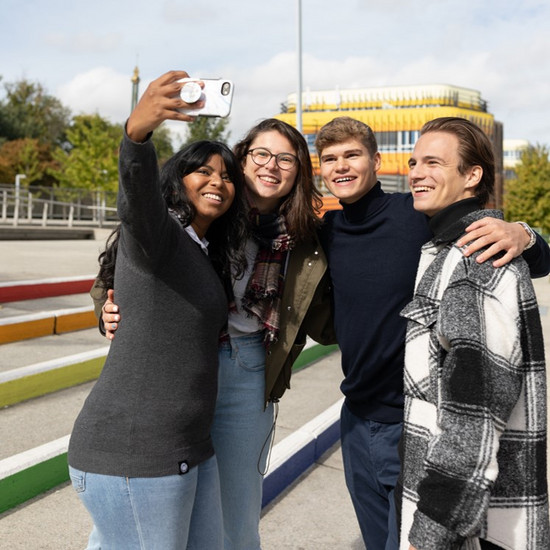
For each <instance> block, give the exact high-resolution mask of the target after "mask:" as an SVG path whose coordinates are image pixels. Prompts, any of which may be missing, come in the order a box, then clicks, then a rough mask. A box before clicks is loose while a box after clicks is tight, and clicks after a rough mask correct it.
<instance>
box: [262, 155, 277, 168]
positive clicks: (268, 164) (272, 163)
mask: <svg viewBox="0 0 550 550" xmlns="http://www.w3.org/2000/svg"><path fill="white" fill-rule="evenodd" d="M264 166H265V167H267V168H269V169H270V170H275V169H276V168H278V165H277V158H276V157H275V155H273V156H272V157H271V158H270V159H269V160H268V161H267V162H266V164H264Z"/></svg>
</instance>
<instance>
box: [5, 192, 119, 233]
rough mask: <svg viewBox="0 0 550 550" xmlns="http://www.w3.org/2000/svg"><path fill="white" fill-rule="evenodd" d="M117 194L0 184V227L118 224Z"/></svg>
mask: <svg viewBox="0 0 550 550" xmlns="http://www.w3.org/2000/svg"><path fill="white" fill-rule="evenodd" d="M115 204H116V194H115V193H109V192H106V191H90V190H85V189H61V188H50V187H39V186H28V187H24V188H18V187H17V186H15V185H14V184H0V224H7V225H13V226H18V225H40V226H42V227H46V226H51V225H58V226H59V225H62V226H66V227H73V226H75V225H79V226H83V225H86V226H92V227H103V226H104V225H105V224H109V225H112V224H113V223H116V222H117V221H118V217H117V214H116V206H115Z"/></svg>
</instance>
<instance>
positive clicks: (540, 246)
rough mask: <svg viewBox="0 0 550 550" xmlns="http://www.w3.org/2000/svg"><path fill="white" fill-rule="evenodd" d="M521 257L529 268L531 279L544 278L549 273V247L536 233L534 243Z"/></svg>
mask: <svg viewBox="0 0 550 550" xmlns="http://www.w3.org/2000/svg"><path fill="white" fill-rule="evenodd" d="M522 256H523V259H524V260H525V261H526V262H527V265H528V266H529V271H530V272H531V277H532V278H533V279H537V278H539V277H546V275H548V274H549V273H550V246H548V243H547V242H546V241H545V240H544V239H543V238H542V237H541V236H540V235H539V234H538V233H537V241H536V243H535V244H534V245H533V246H532V247H531V248H529V250H526V251H525V252H524V253H523V254H522Z"/></svg>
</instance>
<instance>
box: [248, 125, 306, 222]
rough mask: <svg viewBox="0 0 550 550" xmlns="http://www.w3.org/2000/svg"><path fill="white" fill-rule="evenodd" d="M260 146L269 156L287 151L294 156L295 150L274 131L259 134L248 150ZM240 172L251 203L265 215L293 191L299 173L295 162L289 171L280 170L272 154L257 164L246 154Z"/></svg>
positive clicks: (284, 138)
mask: <svg viewBox="0 0 550 550" xmlns="http://www.w3.org/2000/svg"><path fill="white" fill-rule="evenodd" d="M260 147H261V148H263V149H266V150H267V151H269V152H270V153H271V154H272V155H279V154H281V153H287V154H290V155H293V156H296V150H295V149H294V147H292V144H291V143H290V141H288V139H287V138H286V137H284V136H283V135H282V134H280V133H279V132H277V131H276V130H270V131H268V132H263V133H261V134H259V135H258V136H257V137H256V139H254V141H252V143H251V144H250V147H249V148H248V150H249V151H250V150H251V149H257V148H260ZM243 171H244V177H245V180H246V191H247V196H248V200H249V202H250V205H251V206H254V207H256V208H257V209H258V210H259V211H260V212H261V213H262V214H267V213H269V212H273V211H274V210H276V209H277V207H278V206H279V204H280V202H281V201H282V199H283V198H284V197H286V196H287V195H288V194H289V193H290V192H291V191H292V188H293V187H294V184H295V182H296V175H297V174H298V164H297V163H296V164H295V165H294V166H293V167H292V168H291V169H290V170H283V169H282V168H280V167H279V166H277V162H276V159H275V157H271V159H270V160H269V161H268V162H267V164H264V165H263V166H258V165H257V164H256V163H255V162H254V161H253V160H252V156H251V155H250V154H247V155H246V158H245V160H244V166H243Z"/></svg>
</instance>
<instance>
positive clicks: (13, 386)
mask: <svg viewBox="0 0 550 550" xmlns="http://www.w3.org/2000/svg"><path fill="white" fill-rule="evenodd" d="M105 357H106V354H105V355H103V356H101V357H95V358H93V359H88V360H86V361H82V362H80V363H74V364H72V365H64V366H61V367H59V368H53V369H50V370H46V371H43V372H38V373H35V374H30V375H29V376H22V377H19V378H15V379H13V380H7V381H5V382H2V383H1V384H0V407H6V406H8V405H13V404H15V403H20V402H21V401H26V400H27V399H32V398H33V397H39V396H41V395H45V394H47V393H52V392H55V391H58V390H62V389H65V388H70V387H72V386H75V385H77V384H82V383H84V382H89V381H90V380H95V379H96V378H97V377H98V376H99V374H100V373H101V369H102V368H103V364H104V363H105Z"/></svg>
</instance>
